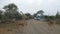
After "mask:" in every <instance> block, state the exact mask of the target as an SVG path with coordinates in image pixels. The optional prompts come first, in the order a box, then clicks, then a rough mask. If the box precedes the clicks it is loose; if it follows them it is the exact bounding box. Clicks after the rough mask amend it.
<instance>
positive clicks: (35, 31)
mask: <svg viewBox="0 0 60 34" xmlns="http://www.w3.org/2000/svg"><path fill="white" fill-rule="evenodd" d="M27 22H28V23H27V26H25V27H24V31H23V32H24V34H60V26H58V25H55V29H53V30H48V25H47V22H41V21H36V20H29V21H27Z"/></svg>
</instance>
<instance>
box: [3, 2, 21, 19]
mask: <svg viewBox="0 0 60 34" xmlns="http://www.w3.org/2000/svg"><path fill="white" fill-rule="evenodd" d="M3 9H4V10H5V14H4V15H5V17H6V18H9V19H14V18H16V19H18V18H21V14H20V13H19V12H18V7H17V6H16V5H15V4H13V3H12V4H8V5H6V6H4V7H3Z"/></svg>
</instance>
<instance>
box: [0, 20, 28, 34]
mask: <svg viewBox="0 0 60 34" xmlns="http://www.w3.org/2000/svg"><path fill="white" fill-rule="evenodd" d="M25 25H27V23H26V21H23V20H21V21H20V20H19V21H15V23H9V24H0V34H13V33H16V32H19V31H23V29H24V26H25Z"/></svg>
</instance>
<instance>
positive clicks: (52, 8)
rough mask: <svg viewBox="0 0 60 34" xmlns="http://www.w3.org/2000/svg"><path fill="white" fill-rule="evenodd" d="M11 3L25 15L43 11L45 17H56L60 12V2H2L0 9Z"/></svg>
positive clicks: (26, 0) (29, 0) (17, 0)
mask: <svg viewBox="0 0 60 34" xmlns="http://www.w3.org/2000/svg"><path fill="white" fill-rule="evenodd" d="M10 3H15V4H16V5H17V6H18V8H19V12H20V11H22V12H23V13H30V14H34V13H36V12H37V11H39V10H43V11H44V14H45V15H56V13H57V11H60V0H0V9H2V8H3V7H4V6H5V5H8V4H10Z"/></svg>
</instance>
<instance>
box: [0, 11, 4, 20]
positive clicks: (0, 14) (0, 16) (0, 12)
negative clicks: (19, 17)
mask: <svg viewBox="0 0 60 34" xmlns="http://www.w3.org/2000/svg"><path fill="white" fill-rule="evenodd" d="M2 13H3V11H2V10H0V20H1V18H2Z"/></svg>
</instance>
